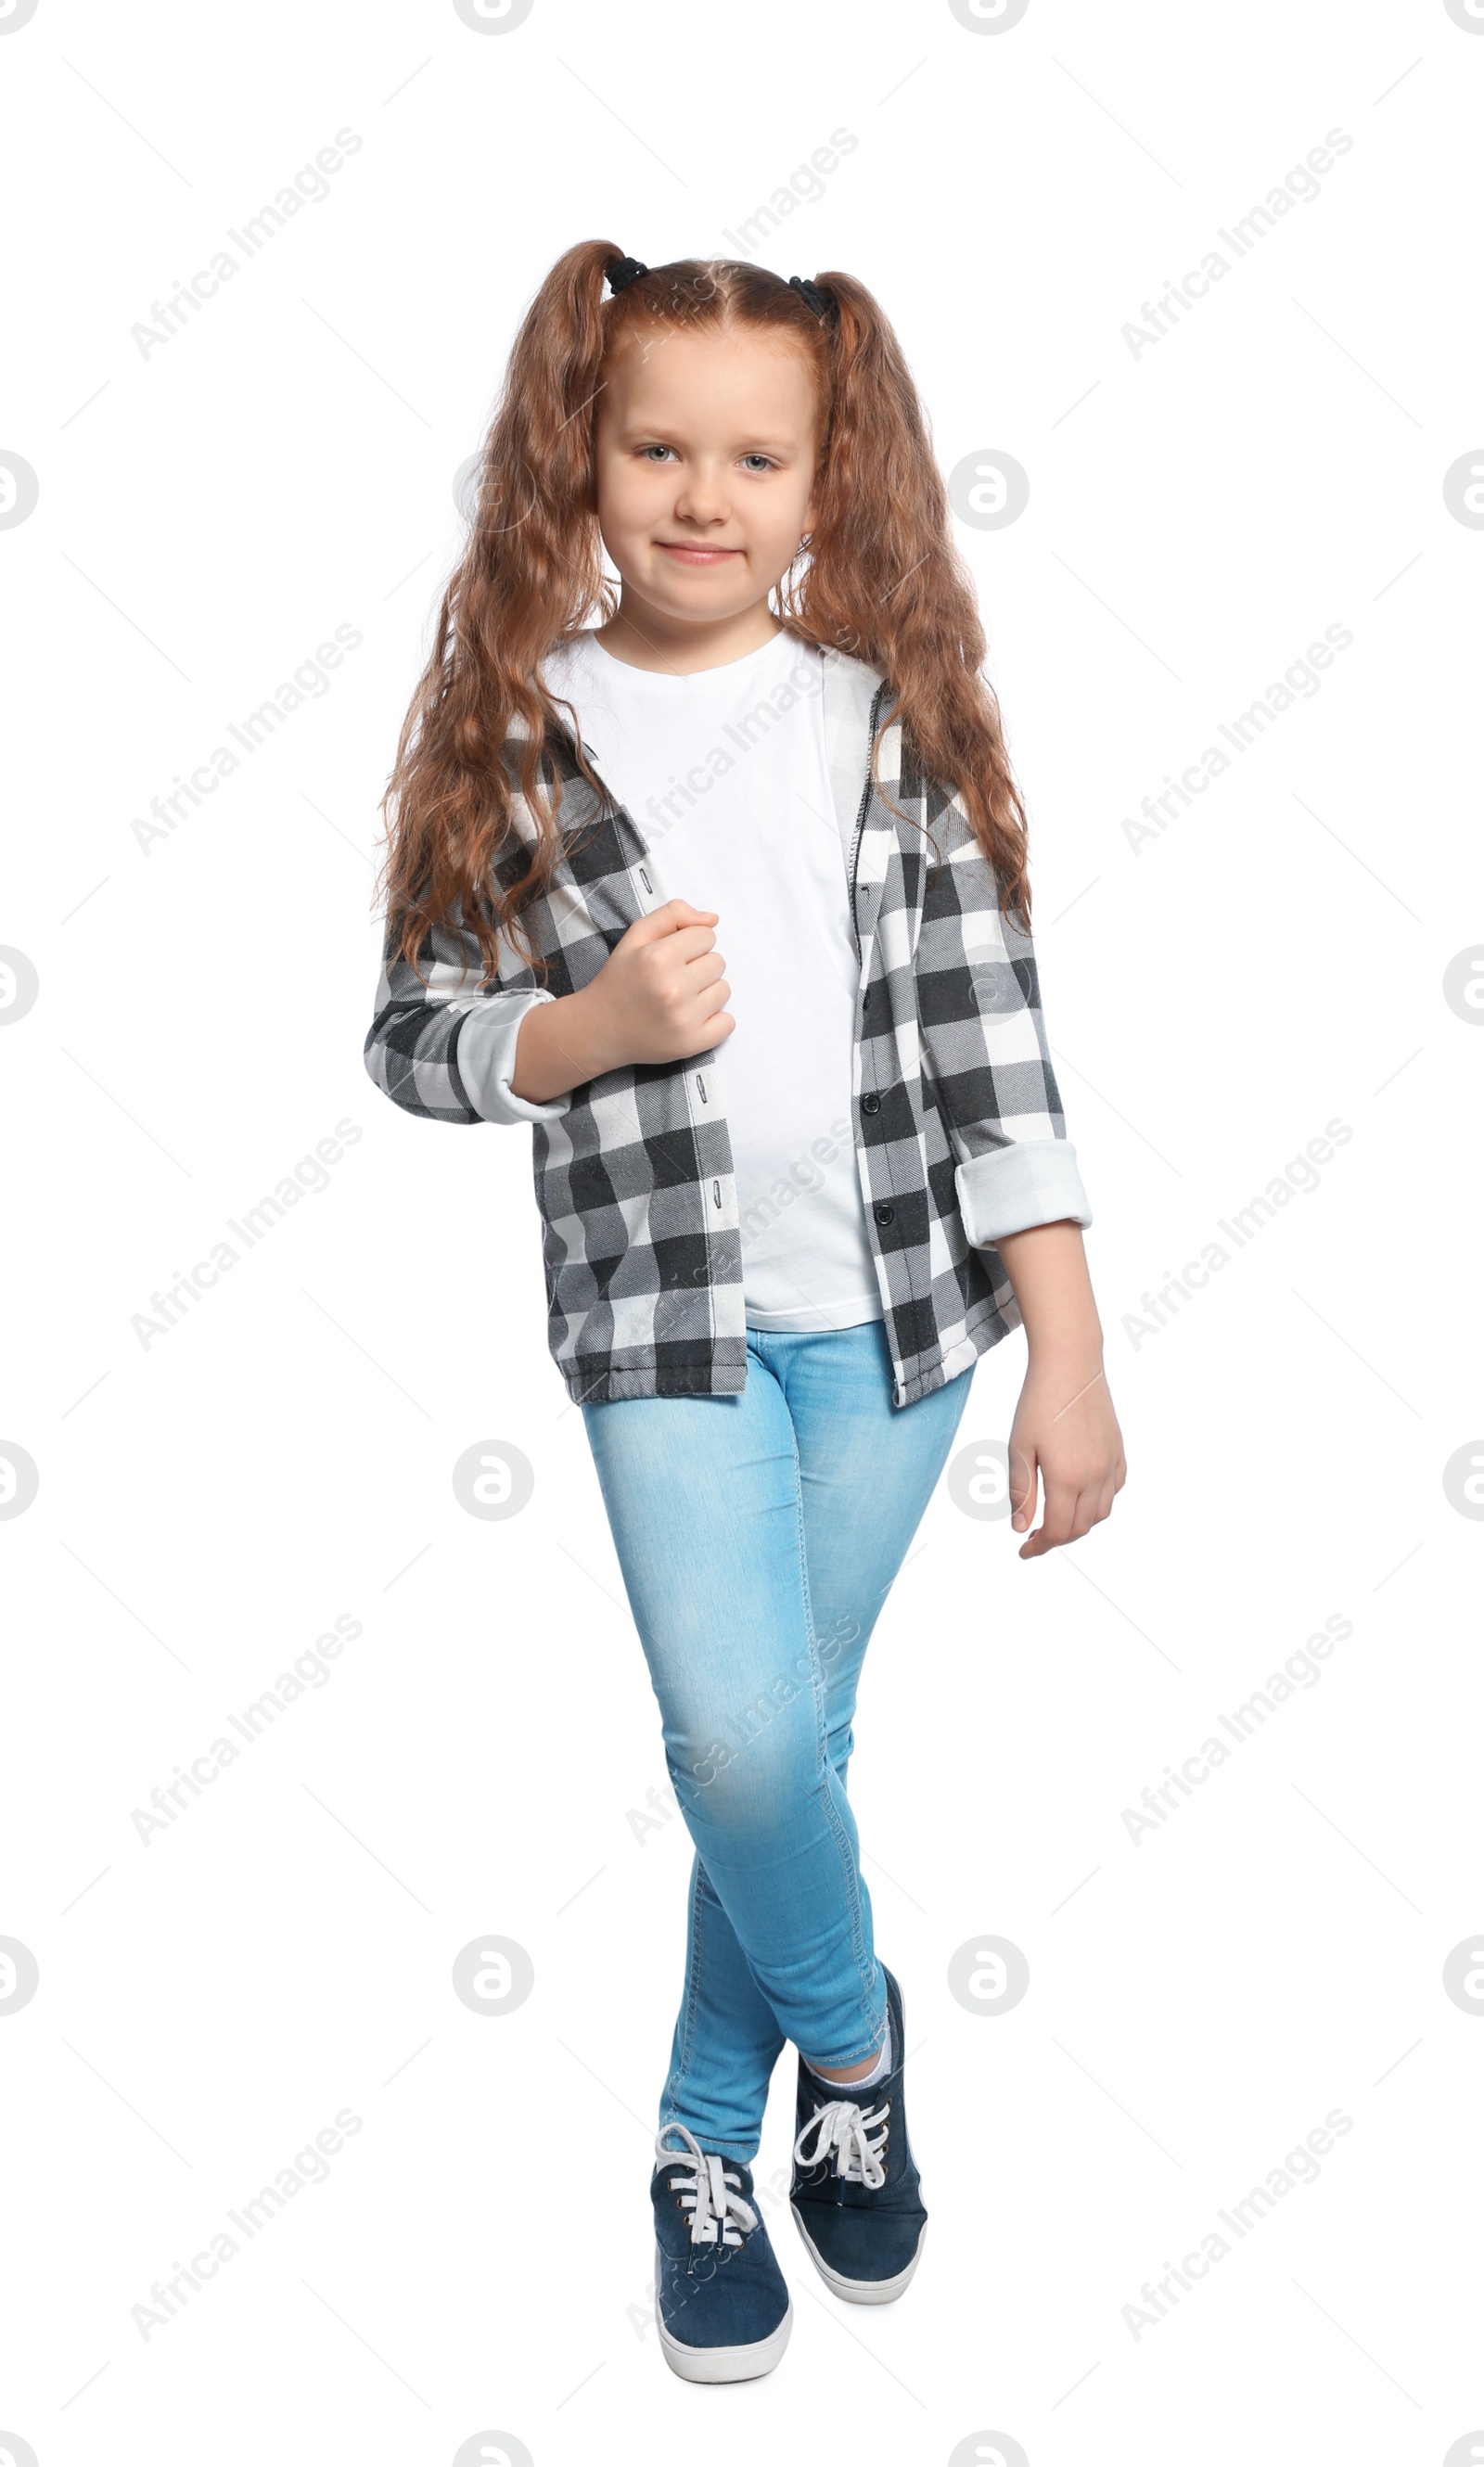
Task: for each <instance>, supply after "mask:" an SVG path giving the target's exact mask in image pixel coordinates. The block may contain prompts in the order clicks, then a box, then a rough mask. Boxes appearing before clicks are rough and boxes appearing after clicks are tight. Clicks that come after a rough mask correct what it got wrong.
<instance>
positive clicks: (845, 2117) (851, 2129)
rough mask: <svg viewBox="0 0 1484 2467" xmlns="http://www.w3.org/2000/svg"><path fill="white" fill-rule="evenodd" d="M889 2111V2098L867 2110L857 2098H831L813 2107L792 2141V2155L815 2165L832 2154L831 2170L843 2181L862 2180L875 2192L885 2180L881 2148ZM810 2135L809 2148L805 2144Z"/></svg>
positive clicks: (859, 2182)
mask: <svg viewBox="0 0 1484 2467" xmlns="http://www.w3.org/2000/svg"><path fill="white" fill-rule="evenodd" d="M890 2114H891V2101H890V2099H887V2100H885V2101H884V2102H883V2104H882V2105H881V2106H880V2107H874V2108H872V2109H871V2110H870V2112H869V2114H868V2113H867V2112H866V2110H865V2109H864V2108H862V2107H861V2105H860V2104H859V2101H858V2100H856V2099H854V2098H832V2099H830V2100H828V2101H827V2102H826V2104H825V2105H824V2106H823V2107H816V2108H815V2110H814V2113H813V2115H812V2116H810V2120H809V2122H808V2123H807V2124H806V2125H805V2127H804V2130H803V2132H802V2133H801V2134H800V2135H799V2138H798V2139H797V2140H796V2141H795V2143H794V2145H793V2155H794V2157H795V2159H797V2161H798V2162H799V2164H800V2166H801V2167H817V2166H818V2165H819V2164H820V2162H821V2161H824V2160H828V2159H829V2158H830V2157H831V2156H832V2155H833V2160H834V2172H835V2174H836V2175H837V2176H838V2177H839V2178H840V2179H841V2180H842V2182H843V2183H845V2184H865V2185H866V2186H867V2187H868V2188H869V2189H870V2191H872V2192H873V2193H874V2192H877V2191H878V2190H879V2187H880V2186H881V2185H882V2184H885V2182H886V2170H885V2168H884V2167H883V2166H882V2164H881V2152H882V2150H883V2149H884V2147H885V2144H886V2118H887V2116H889V2115H890ZM877 2127H879V2128H880V2129H879V2131H877ZM873 2134H874V2135H875V2138H874V2139H873V2138H872V2137H873ZM810 2138H812V2140H813V2148H812V2149H810V2147H809V2146H808V2145H809V2142H810Z"/></svg>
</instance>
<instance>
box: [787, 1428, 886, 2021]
mask: <svg viewBox="0 0 1484 2467" xmlns="http://www.w3.org/2000/svg"><path fill="white" fill-rule="evenodd" d="M793 1507H794V1515H795V1517H796V1519H797V1522H798V1534H799V1581H800V1584H801V1586H802V1589H803V1595H804V1632H805V1636H806V1638H807V1640H808V1646H809V1664H810V1685H811V1686H812V1689H813V1696H814V1745H815V1751H816V1754H817V1755H818V1759H819V1768H820V1778H819V1780H818V1782H817V1783H816V1788H817V1789H818V1790H819V1792H820V1794H821V1797H822V1799H823V1804H824V1810H825V1816H826V1820H827V1822H828V1823H829V1826H830V1831H831V1834H832V1836H833V1841H834V1846H835V1849H836V1850H837V1852H838V1853H839V1858H840V1867H841V1870H842V1873H843V1876H844V1882H845V1890H846V1894H847V1897H848V1899H849V1902H850V1917H851V1943H852V1946H853V1948H854V1951H855V1955H856V1969H857V1970H858V1971H859V1973H860V1975H861V1981H862V1986H861V2012H862V2015H863V2017H864V2018H865V2020H866V2022H867V2024H868V2026H871V2027H873V2028H874V2026H875V2025H874V2022H873V2021H872V2017H871V2009H870V2003H869V1989H868V1988H867V1986H866V1985H865V1975H866V1947H865V1923H864V1919H863V1917H862V1914H861V1909H860V1896H859V1894H858V1893H857V1892H856V1863H855V1861H854V1859H853V1858H852V1856H851V1848H850V1843H849V1841H848V1840H847V1838H846V1835H845V1833H844V1830H843V1828H842V1827H841V1824H840V1822H839V1818H838V1817H837V1815H836V1814H835V1810H834V1805H833V1800H832V1799H831V1797H830V1772H831V1767H830V1733H829V1725H828V1722H827V1720H826V1690H825V1684H824V1665H823V1664H822V1662H821V1660H820V1655H819V1639H818V1638H817V1636H816V1635H815V1633H814V1610H813V1604H812V1602H811V1601H810V1591H809V1553H808V1538H807V1535H806V1531H805V1526H804V1477H803V1472H802V1469H801V1467H800V1464H799V1454H798V1448H797V1445H795V1447H794V1452H793ZM879 2044H880V2043H879V2039H878V2041H877V2042H876V2045H877V2046H879ZM860 2052H861V2055H862V2056H867V2055H871V2054H874V2053H875V2048H874V2047H872V2048H862V2049H861V2051H860ZM858 2061H859V2059H858V2058H856V2057H854V2056H842V2057H840V2058H839V2062H840V2063H841V2064H845V2065H849V2064H855V2063H856V2062H858Z"/></svg>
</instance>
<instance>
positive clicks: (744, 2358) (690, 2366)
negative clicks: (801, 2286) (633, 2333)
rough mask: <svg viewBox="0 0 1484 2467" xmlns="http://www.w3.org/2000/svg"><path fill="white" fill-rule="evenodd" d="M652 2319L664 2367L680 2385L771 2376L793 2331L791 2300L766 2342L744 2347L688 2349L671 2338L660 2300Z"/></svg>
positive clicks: (763, 2340) (748, 2380)
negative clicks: (763, 2375) (677, 2377)
mask: <svg viewBox="0 0 1484 2467" xmlns="http://www.w3.org/2000/svg"><path fill="white" fill-rule="evenodd" d="M654 2320H655V2325H656V2327H657V2328H658V2331H659V2343H660V2346H661V2348H662V2350H663V2351H664V2357H665V2362H666V2364H667V2365H669V2366H670V2369H671V2371H672V2372H673V2373H678V2374H679V2376H680V2379H681V2380H682V2381H683V2382H751V2381H756V2380H758V2379H759V2377H760V2376H761V2375H762V2374H764V2373H770V2372H771V2371H772V2369H773V2367H774V2365H776V2364H777V2363H778V2360H779V2358H780V2357H781V2356H782V2354H783V2351H784V2349H785V2347H787V2345H788V2334H789V2332H790V2331H791V2329H792V2328H793V2298H792V2297H789V2299H788V2312H787V2313H786V2314H785V2315H784V2318H783V2320H781V2321H780V2322H779V2324H778V2327H777V2329H776V2330H772V2331H770V2332H769V2334H768V2336H767V2337H766V2338H765V2339H757V2340H754V2341H753V2342H752V2343H751V2344H750V2345H749V2346H745V2347H687V2346H685V2345H683V2344H682V2343H681V2342H680V2340H678V2339H676V2338H673V2337H672V2336H671V2333H670V2332H669V2331H668V2330H667V2329H666V2327H665V2324H664V2320H663V2319H662V2318H661V2315H660V2309H659V2297H658V2296H656V2297H655V2298H654Z"/></svg>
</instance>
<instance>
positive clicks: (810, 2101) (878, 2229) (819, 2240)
mask: <svg viewBox="0 0 1484 2467" xmlns="http://www.w3.org/2000/svg"><path fill="white" fill-rule="evenodd" d="M881 1967H882V1969H883V1970H885V1969H886V1965H885V1963H884V1962H883V1963H882V1964H881ZM886 2010H887V2013H888V2015H889V2017H890V2023H891V2030H892V2046H893V2049H894V2052H895V2054H896V2058H897V2061H896V2064H895V2065H894V2066H893V2068H892V2071H890V2072H889V2073H887V2074H886V2075H885V2076H884V2078H883V2079H882V2080H880V2081H879V2082H878V2083H877V2084H876V2087H875V2088H874V2089H873V2090H869V2091H867V2092H866V2093H865V2094H864V2100H865V2103H864V2105H861V2104H860V2103H859V2102H857V2101H856V2099H854V2098H852V2096H851V2095H850V2091H851V2085H850V2084H849V2083H848V2082H841V2083H840V2085H839V2090H838V2095H837V2096H835V2097H833V2098H831V2097H830V2096H829V2094H828V2086H827V2085H825V2084H823V2083H821V2082H820V2081H819V2080H818V2078H817V2076H816V2075H815V2074H813V2073H811V2072H810V2069H809V2067H808V2065H806V2063H805V2062H804V2059H803V2057H802V2056H801V2057H800V2058H799V2087H798V2095H797V2102H796V2108H795V2120H796V2122H797V2125H798V2128H799V2129H798V2135H797V2138H796V2139H795V2141H794V2145H793V2183H792V2185H791V2187H790V2189H789V2194H788V2199H789V2201H790V2203H791V2204H792V2207H793V2216H794V2221H795V2224H796V2225H797V2227H798V2230H799V2233H800V2235H801V2236H802V2237H803V2239H804V2242H805V2245H806V2247H807V2248H808V2252H809V2256H810V2260H811V2261H812V2263H813V2264H814V2267H815V2269H816V2270H817V2271H818V2273H819V2275H820V2277H821V2278H822V2279H823V2280H824V2282H825V2285H826V2286H827V2287H831V2288H833V2291H834V2293H835V2295H836V2296H843V2297H845V2299H846V2301H847V2302H848V2303H851V2304H890V2303H891V2302H892V2301H893V2300H894V2298H895V2297H899V2296H900V2295H901V2294H902V2289H903V2288H904V2287H905V2285H906V2283H907V2281H908V2279H909V2278H910V2277H911V2275H912V2273H913V2272H914V2270H915V2269H916V2268H917V2265H918V2261H919V2258H920V2256H921V2254H922V2250H923V2239H924V2237H925V2234H926V2232H927V2212H926V2210H925V2208H924V2207H923V2189H922V2183H921V2180H920V2178H919V2176H918V2172H917V2162H916V2161H915V2160H914V2158H913V2156H912V2145H911V2143H910V2141H909V2140H908V2139H907V2116H906V2107H905V2103H904V2097H903V2077H904V2070H905V2055H906V2033H905V2029H904V2027H903V2023H902V1989H901V1988H900V1986H899V1985H898V1983H897V1980H895V1978H894V1977H893V1976H892V1973H891V1972H890V1971H889V1970H887V1971H886Z"/></svg>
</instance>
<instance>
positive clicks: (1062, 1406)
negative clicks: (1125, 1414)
mask: <svg viewBox="0 0 1484 2467" xmlns="http://www.w3.org/2000/svg"><path fill="white" fill-rule="evenodd" d="M1038 1472H1039V1476H1040V1480H1041V1484H1042V1487H1043V1490H1044V1495H1045V1508H1044V1513H1043V1515H1042V1517H1041V1521H1040V1523H1039V1526H1037V1528H1036V1529H1035V1531H1034V1532H1033V1533H1031V1534H1030V1535H1029V1536H1028V1537H1027V1540H1026V1541H1025V1543H1024V1545H1023V1547H1022V1548H1021V1550H1020V1551H1019V1553H1018V1555H1019V1557H1020V1558H1022V1559H1036V1558H1039V1556H1040V1555H1041V1553H1042V1552H1043V1551H1046V1550H1055V1549H1056V1548H1057V1547H1058V1545H1059V1544H1060V1543H1062V1542H1077V1541H1080V1540H1081V1538H1082V1536H1083V1535H1084V1533H1086V1532H1088V1531H1090V1529H1091V1528H1092V1527H1093V1526H1094V1525H1101V1523H1102V1521H1103V1519H1104V1517H1105V1516H1107V1513H1108V1511H1109V1509H1110V1508H1111V1506H1112V1505H1113V1500H1114V1498H1115V1496H1116V1494H1117V1493H1118V1492H1119V1491H1120V1490H1122V1488H1123V1486H1124V1479H1125V1476H1126V1474H1127V1472H1128V1466H1127V1464H1126V1462H1125V1460H1124V1444H1123V1434H1122V1432H1121V1431H1120V1430H1119V1427H1118V1416H1117V1415H1116V1414H1115V1413H1114V1411H1113V1400H1112V1398H1111V1396H1110V1395H1109V1394H1108V1389H1107V1378H1106V1377H1105V1376H1104V1371H1103V1365H1102V1362H1101V1359H1099V1358H1098V1357H1096V1356H1094V1357H1092V1358H1091V1359H1090V1360H1089V1358H1088V1357H1087V1356H1086V1355H1077V1356H1072V1357H1065V1356H1062V1357H1058V1356H1051V1357H1049V1358H1045V1357H1043V1358H1042V1359H1041V1360H1039V1361H1038V1360H1036V1359H1034V1358H1033V1359H1032V1362H1031V1364H1030V1368H1029V1369H1027V1371H1026V1374H1025V1385H1024V1387H1023V1388H1022V1389H1021V1391H1020V1401H1019V1403H1018V1405H1017V1406H1016V1417H1015V1420H1014V1422H1013V1423H1012V1425H1011V1431H1010V1502H1011V1508H1012V1515H1011V1520H1010V1522H1011V1528H1012V1530H1013V1531H1014V1532H1016V1533H1024V1532H1025V1530H1026V1528H1027V1526H1029V1524H1030V1522H1031V1519H1032V1517H1033V1516H1034V1515H1035V1513H1036V1478H1037V1474H1038Z"/></svg>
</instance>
